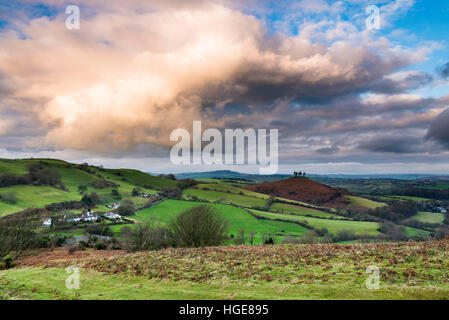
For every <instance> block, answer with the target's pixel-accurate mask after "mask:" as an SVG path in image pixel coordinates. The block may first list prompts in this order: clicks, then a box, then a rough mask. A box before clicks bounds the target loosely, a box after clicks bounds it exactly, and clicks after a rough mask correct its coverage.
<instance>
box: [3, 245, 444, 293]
mask: <svg viewBox="0 0 449 320" xmlns="http://www.w3.org/2000/svg"><path fill="white" fill-rule="evenodd" d="M448 249H449V242H448V241H440V242H425V243H376V244H373V243H371V244H345V245H336V244H319V245H283V246H280V245H278V246H237V247H210V248H200V249H166V250H160V251H151V252H143V253H136V254H124V253H117V254H115V253H113V252H112V253H109V254H108V255H107V256H106V252H103V253H102V252H100V251H92V252H77V253H75V254H74V255H68V254H65V253H64V252H62V250H65V249H60V250H59V251H58V250H57V251H53V252H50V253H48V252H46V253H45V254H43V255H42V256H41V257H40V258H39V257H38V258H31V260H30V258H29V261H28V263H27V264H22V267H18V268H14V269H11V270H7V271H0V298H3V299H449V259H448V258H449V250H448ZM33 259H34V260H33ZM30 261H36V262H35V263H30ZM72 264H77V265H78V266H79V267H80V269H81V275H80V289H79V290H68V289H66V287H65V281H66V278H67V276H68V274H66V273H65V267H66V266H69V265H72ZM373 265H374V266H377V267H378V268H379V270H380V288H379V290H369V289H367V288H366V285H365V281H366V279H367V277H368V276H369V275H370V274H367V273H366V268H367V267H368V266H373Z"/></svg>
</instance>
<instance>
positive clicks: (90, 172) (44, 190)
mask: <svg viewBox="0 0 449 320" xmlns="http://www.w3.org/2000/svg"><path fill="white" fill-rule="evenodd" d="M32 163H44V167H45V168H51V169H55V170H57V171H58V173H59V174H60V176H61V180H62V182H63V183H64V185H65V187H66V190H62V189H58V188H55V187H52V186H36V185H15V186H9V187H1V188H0V195H1V194H5V193H14V195H15V197H16V198H17V201H16V203H6V202H4V201H0V216H5V215H8V214H11V213H14V212H18V211H21V210H24V209H27V208H41V207H44V206H45V205H48V204H51V203H55V202H63V201H71V200H80V199H81V198H82V195H80V194H79V192H78V187H79V186H86V187H87V193H90V192H92V191H94V192H96V193H98V194H99V195H102V196H104V197H105V199H106V201H107V199H108V196H110V195H111V190H112V188H111V187H108V188H104V189H99V188H95V187H93V186H91V185H90V183H92V182H93V181H96V180H102V179H105V180H107V181H111V182H114V183H116V184H118V185H119V186H118V187H117V190H118V191H119V193H120V194H121V195H122V196H125V197H126V196H129V195H130V193H131V191H132V190H133V189H134V188H135V187H136V186H139V187H141V188H142V190H145V191H146V192H147V193H156V192H157V190H156V189H160V188H162V187H164V186H175V185H176V183H177V182H176V181H173V180H169V179H165V178H161V177H154V176H150V175H148V174H146V173H143V172H140V171H138V170H130V169H103V168H99V167H94V166H83V167H81V166H79V165H77V164H72V163H68V162H65V161H61V160H54V159H21V160H10V159H0V174H13V175H24V174H27V173H28V169H27V166H28V165H30V164H32ZM110 201H112V198H111V199H110ZM107 202H108V201H107Z"/></svg>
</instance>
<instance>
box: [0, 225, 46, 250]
mask: <svg viewBox="0 0 449 320" xmlns="http://www.w3.org/2000/svg"><path fill="white" fill-rule="evenodd" d="M37 243H38V237H37V234H36V232H35V231H34V228H33V225H32V223H31V221H30V220H29V219H23V218H22V219H20V218H10V219H2V220H0V258H3V257H5V256H7V255H11V256H12V257H13V258H16V257H18V256H19V255H20V254H21V253H22V252H23V251H24V250H26V249H29V248H31V247H34V246H36V244H37Z"/></svg>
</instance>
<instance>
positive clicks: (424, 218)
mask: <svg viewBox="0 0 449 320" xmlns="http://www.w3.org/2000/svg"><path fill="white" fill-rule="evenodd" d="M412 219H414V220H417V221H419V222H425V223H443V221H444V214H442V213H437V212H418V214H417V215H415V216H413V217H412Z"/></svg>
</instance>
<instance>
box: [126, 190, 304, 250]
mask: <svg viewBox="0 0 449 320" xmlns="http://www.w3.org/2000/svg"><path fill="white" fill-rule="evenodd" d="M196 205H198V203H197V202H193V201H182V200H172V199H168V200H165V201H162V202H161V203H159V204H157V205H156V206H154V207H151V208H148V209H144V210H142V211H139V212H137V213H136V215H134V216H131V217H130V218H131V219H135V220H137V221H145V220H147V219H150V218H152V219H155V220H157V221H160V222H162V223H167V222H169V221H170V219H172V218H173V217H175V216H177V215H178V214H179V213H180V212H182V211H183V210H185V209H188V208H191V207H193V206H196ZM206 205H209V206H213V207H214V208H215V209H216V210H217V211H218V212H219V213H220V214H221V216H222V217H223V218H224V219H225V220H226V221H228V223H229V227H230V230H229V233H230V234H234V235H236V234H237V232H238V231H239V230H240V229H244V230H245V231H246V232H250V231H255V232H257V234H256V237H255V241H256V243H260V241H261V236H262V234H264V233H265V234H269V233H270V234H275V235H276V236H277V237H276V239H277V240H278V242H279V241H281V240H282V238H283V237H284V236H286V235H294V236H300V235H303V234H304V233H305V232H307V229H306V228H304V227H303V226H301V225H298V224H295V223H289V222H281V221H270V220H260V219H257V218H255V217H254V216H252V215H251V214H249V213H248V212H246V211H245V210H243V209H241V208H237V207H234V206H230V205H225V204H211V203H206Z"/></svg>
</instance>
